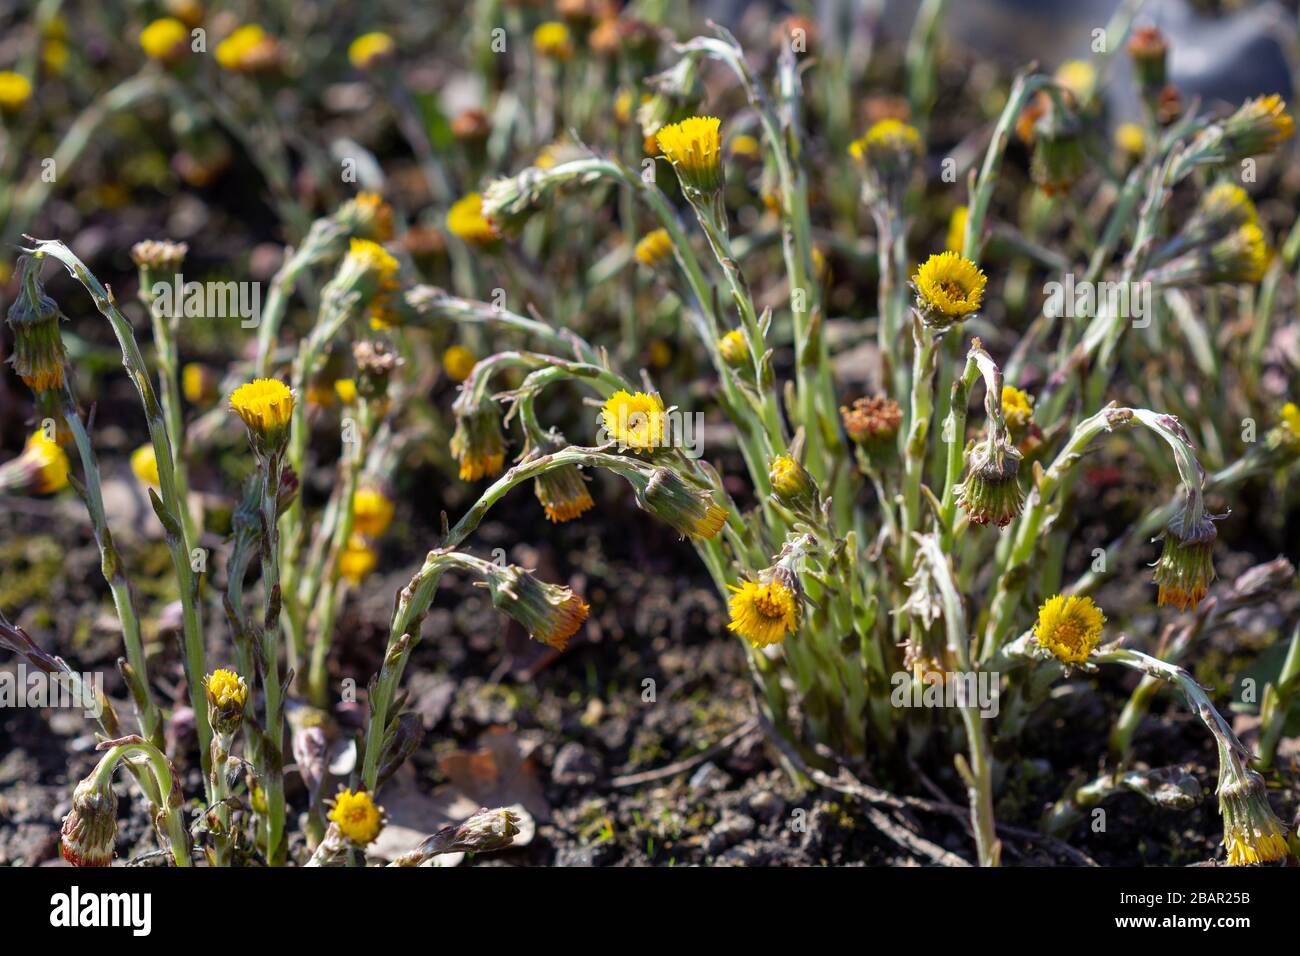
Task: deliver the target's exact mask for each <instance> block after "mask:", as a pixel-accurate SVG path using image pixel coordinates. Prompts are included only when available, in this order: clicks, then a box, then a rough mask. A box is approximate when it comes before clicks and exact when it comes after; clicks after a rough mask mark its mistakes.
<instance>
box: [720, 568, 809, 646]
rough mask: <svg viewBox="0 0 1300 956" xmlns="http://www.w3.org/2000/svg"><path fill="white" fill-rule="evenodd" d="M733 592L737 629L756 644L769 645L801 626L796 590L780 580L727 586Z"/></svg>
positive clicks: (733, 625)
mask: <svg viewBox="0 0 1300 956" xmlns="http://www.w3.org/2000/svg"><path fill="white" fill-rule="evenodd" d="M727 587H729V588H730V589H731V590H732V591H734V592H735V593H734V594H732V595H731V600H730V609H731V623H730V624H728V625H727V630H729V631H734V632H735V633H737V634H739V635H740V636H741V637H743V638H745V640H747V641H749V643H750V644H752V645H754V646H755V647H766V646H767V645H769V644H776V643H778V642H780V641H782V640H784V639H785V636H786V634H787V633H789V634H793V633H794V632H795V631H797V630H798V629H799V601H798V599H797V598H796V597H795V593H794V591H792V590H791V589H790V588H788V587H786V586H785V585H784V584H782V583H781V582H780V581H777V580H772V581H769V582H768V583H767V584H759V583H758V582H757V581H744V582H742V583H741V586H740V587H736V586H734V585H730V584H729V585H727Z"/></svg>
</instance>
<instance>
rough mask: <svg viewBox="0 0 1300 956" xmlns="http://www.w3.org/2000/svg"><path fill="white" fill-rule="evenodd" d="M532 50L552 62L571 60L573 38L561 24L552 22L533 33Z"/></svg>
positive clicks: (544, 24)
mask: <svg viewBox="0 0 1300 956" xmlns="http://www.w3.org/2000/svg"><path fill="white" fill-rule="evenodd" d="M533 49H534V50H536V51H537V52H538V54H540V55H541V56H546V57H550V58H551V59H554V60H569V59H572V58H573V37H572V36H571V35H570V34H569V28H568V27H567V26H565V25H564V24H563V23H560V22H558V21H556V20H552V21H550V22H548V23H543V24H541V25H540V26H539V27H538V28H537V29H536V30H534V31H533Z"/></svg>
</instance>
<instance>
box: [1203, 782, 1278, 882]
mask: <svg viewBox="0 0 1300 956" xmlns="http://www.w3.org/2000/svg"><path fill="white" fill-rule="evenodd" d="M1219 813H1220V814H1221V815H1222V816H1223V846H1224V848H1225V849H1226V850H1227V851H1228V865H1229V866H1248V865H1250V864H1252V863H1268V862H1273V861H1277V860H1284V859H1286V857H1287V855H1288V850H1287V843H1286V827H1284V826H1283V825H1282V821H1280V820H1279V819H1278V818H1277V816H1276V815H1275V814H1274V813H1273V808H1272V807H1271V806H1269V803H1268V795H1267V794H1266V793H1265V791H1264V778H1263V777H1261V776H1260V775H1259V774H1258V773H1256V772H1255V771H1253V770H1250V769H1249V768H1246V767H1240V766H1238V767H1237V768H1236V772H1235V773H1225V772H1224V771H1223V769H1222V768H1221V769H1220V774H1219Z"/></svg>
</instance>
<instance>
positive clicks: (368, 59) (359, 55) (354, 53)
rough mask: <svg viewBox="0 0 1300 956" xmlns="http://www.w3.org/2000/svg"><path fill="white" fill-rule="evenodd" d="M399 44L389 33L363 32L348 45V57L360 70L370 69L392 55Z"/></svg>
mask: <svg viewBox="0 0 1300 956" xmlns="http://www.w3.org/2000/svg"><path fill="white" fill-rule="evenodd" d="M396 49H397V44H396V43H394V42H393V38H392V37H390V36H389V35H388V34H387V33H380V32H378V31H376V32H374V33H363V34H362V35H361V36H359V37H357V38H356V39H355V40H353V41H352V43H351V44H349V46H348V59H349V60H350V61H351V63H352V65H353V66H355V67H356V68H357V69H358V70H368V69H370V68H371V67H373V66H377V65H378V64H380V63H382V62H383V61H384V60H386V59H388V58H389V57H390V56H392V54H393V51H394V50H396Z"/></svg>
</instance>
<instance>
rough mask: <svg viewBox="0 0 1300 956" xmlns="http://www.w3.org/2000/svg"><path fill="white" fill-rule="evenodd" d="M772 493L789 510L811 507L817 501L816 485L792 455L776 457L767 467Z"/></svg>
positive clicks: (805, 469)
mask: <svg viewBox="0 0 1300 956" xmlns="http://www.w3.org/2000/svg"><path fill="white" fill-rule="evenodd" d="M767 479H768V481H769V482H771V484H772V493H773V494H774V495H776V497H777V499H778V500H780V502H781V503H782V504H784V505H787V506H789V507H791V508H798V507H811V506H814V505H815V504H816V502H817V500H818V497H819V496H818V493H817V485H816V483H815V482H814V481H813V477H812V475H810V474H809V473H808V469H807V468H805V467H804V466H803V465H802V464H800V462H799V460H798V459H796V458H795V457H794V456H793V455H777V456H776V457H775V458H773V459H772V464H771V465H770V466H769V467H768V473H767Z"/></svg>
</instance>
